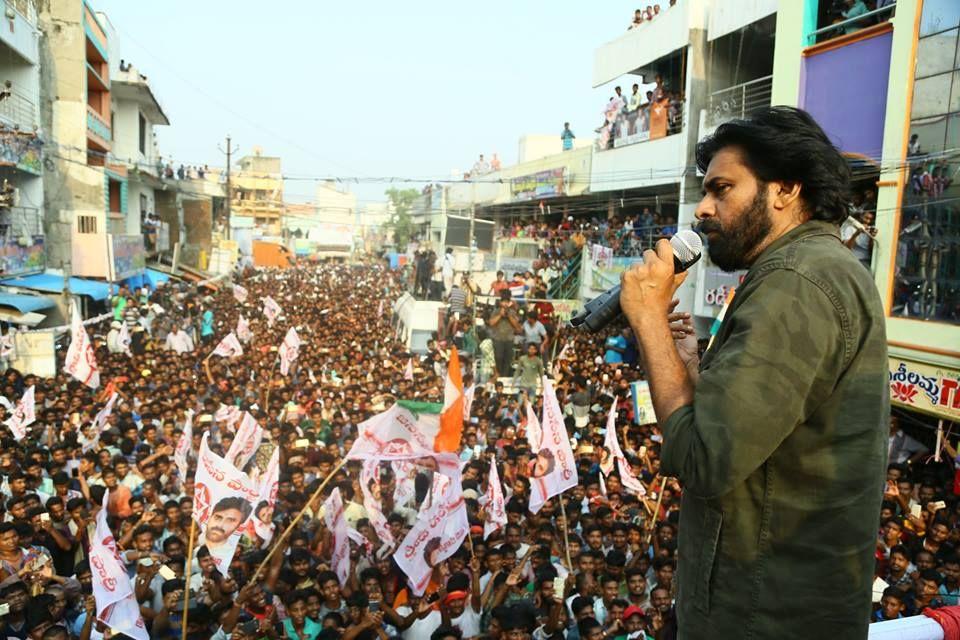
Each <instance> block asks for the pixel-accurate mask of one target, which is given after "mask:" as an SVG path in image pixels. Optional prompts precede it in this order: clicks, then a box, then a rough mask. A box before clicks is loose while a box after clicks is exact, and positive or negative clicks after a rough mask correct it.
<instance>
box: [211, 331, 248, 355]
mask: <svg viewBox="0 0 960 640" xmlns="http://www.w3.org/2000/svg"><path fill="white" fill-rule="evenodd" d="M210 355H213V356H221V357H223V358H236V357H237V356H242V355H243V347H242V346H241V345H240V341H239V340H237V336H236V334H234V333H233V332H232V331H231V332H230V333H228V334H227V335H226V336H224V338H223V340H221V341H220V344H218V345H217V348H216V349H214V350H213V353H212V354H210Z"/></svg>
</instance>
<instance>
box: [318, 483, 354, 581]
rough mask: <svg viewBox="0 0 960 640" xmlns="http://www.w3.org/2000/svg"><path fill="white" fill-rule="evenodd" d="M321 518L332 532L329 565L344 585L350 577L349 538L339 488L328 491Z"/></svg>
mask: <svg viewBox="0 0 960 640" xmlns="http://www.w3.org/2000/svg"><path fill="white" fill-rule="evenodd" d="M323 520H324V523H325V524H326V525H327V530H328V531H330V533H332V534H333V556H332V558H331V560H330V565H331V567H332V568H333V572H334V573H336V574H337V580H339V581H340V586H341V587H342V586H345V585H346V584H347V580H348V579H349V577H350V540H349V539H348V538H347V518H346V516H345V515H344V513H343V499H342V498H341V497H340V488H339V487H337V488H335V489H334V490H333V491H331V492H330V497H329V498H327V500H326V502H324V503H323Z"/></svg>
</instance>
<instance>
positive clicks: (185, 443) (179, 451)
mask: <svg viewBox="0 0 960 640" xmlns="http://www.w3.org/2000/svg"><path fill="white" fill-rule="evenodd" d="M192 446H193V409H187V422H186V423H185V424H184V425H183V432H182V433H181V434H180V439H179V440H177V448H176V449H174V450H173V461H174V462H176V463H177V469H178V470H179V471H180V482H183V481H184V480H186V478H187V469H188V468H189V467H188V464H187V455H188V454H189V453H190V448H191V447H192Z"/></svg>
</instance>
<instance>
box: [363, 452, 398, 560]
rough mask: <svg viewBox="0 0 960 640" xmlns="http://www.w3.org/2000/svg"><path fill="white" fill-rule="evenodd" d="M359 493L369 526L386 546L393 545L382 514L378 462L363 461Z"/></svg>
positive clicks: (371, 460)
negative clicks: (361, 496) (361, 494)
mask: <svg viewBox="0 0 960 640" xmlns="http://www.w3.org/2000/svg"><path fill="white" fill-rule="evenodd" d="M360 491H361V492H362V493H363V508H364V510H366V512H367V516H368V517H369V518H370V525H371V526H372V527H373V530H374V531H375V532H376V534H377V536H378V537H379V538H380V540H381V542H383V543H384V544H386V545H390V546H392V545H393V533H392V532H391V531H390V526H389V525H388V524H387V517H386V516H385V515H384V514H383V494H382V493H381V492H382V491H383V486H382V485H381V484H380V461H379V460H375V459H370V460H364V461H363V466H362V467H361V468H360Z"/></svg>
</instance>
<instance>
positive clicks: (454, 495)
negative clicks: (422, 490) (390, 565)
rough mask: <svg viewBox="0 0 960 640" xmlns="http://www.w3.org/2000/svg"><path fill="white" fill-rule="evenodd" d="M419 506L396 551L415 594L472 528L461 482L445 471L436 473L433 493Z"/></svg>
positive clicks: (396, 558)
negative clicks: (452, 478)
mask: <svg viewBox="0 0 960 640" xmlns="http://www.w3.org/2000/svg"><path fill="white" fill-rule="evenodd" d="M424 505H425V506H424V507H423V508H421V509H420V515H419V516H418V517H417V523H416V524H415V525H413V528H412V529H410V532H409V533H408V534H407V536H406V537H405V538H404V539H403V542H401V543H400V546H399V547H398V548H397V550H396V551H395V552H394V554H393V559H394V560H395V561H396V563H397V565H398V566H399V567H400V569H402V570H403V572H404V573H405V574H407V578H408V580H407V583H408V584H409V585H410V589H411V591H413V593H414V595H418V596H419V595H422V594H423V592H424V591H425V590H426V588H427V584H428V583H429V582H430V575H431V573H433V568H434V567H436V566H437V565H438V564H440V563H441V562H443V561H444V560H446V559H447V558H449V557H450V556H452V555H453V554H454V553H455V552H456V551H457V549H459V548H460V545H461V544H462V543H463V540H464V538H466V537H467V534H468V533H469V532H470V523H469V522H468V520H467V507H466V504H465V503H464V501H463V494H462V492H461V490H460V486H459V484H457V485H455V484H454V482H453V481H452V480H451V479H450V478H448V477H447V476H445V475H440V474H439V473H435V474H433V482H432V483H431V486H430V495H429V497H428V498H427V500H426V501H424Z"/></svg>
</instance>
